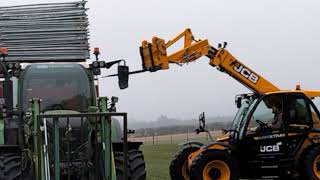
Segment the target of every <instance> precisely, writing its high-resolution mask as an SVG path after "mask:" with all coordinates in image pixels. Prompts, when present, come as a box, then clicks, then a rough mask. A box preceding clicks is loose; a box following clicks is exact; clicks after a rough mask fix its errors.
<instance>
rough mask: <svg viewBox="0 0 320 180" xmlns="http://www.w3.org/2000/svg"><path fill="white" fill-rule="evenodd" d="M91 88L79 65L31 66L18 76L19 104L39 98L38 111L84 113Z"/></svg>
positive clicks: (91, 99) (24, 105)
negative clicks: (39, 108) (19, 84)
mask: <svg viewBox="0 0 320 180" xmlns="http://www.w3.org/2000/svg"><path fill="white" fill-rule="evenodd" d="M92 94H93V92H92V88H91V82H90V80H89V77H88V75H87V73H86V70H85V69H84V68H83V67H82V66H81V65H79V64H34V65H30V66H28V67H27V68H26V69H25V70H24V72H23V74H22V76H21V86H20V98H21V99H20V103H22V105H23V110H24V111H25V110H27V109H28V108H29V107H30V103H29V100H30V99H32V98H40V99H41V100H42V101H41V110H42V111H48V110H74V111H79V112H84V111H87V109H88V107H89V106H90V105H92V102H93V98H92V97H93V96H92Z"/></svg>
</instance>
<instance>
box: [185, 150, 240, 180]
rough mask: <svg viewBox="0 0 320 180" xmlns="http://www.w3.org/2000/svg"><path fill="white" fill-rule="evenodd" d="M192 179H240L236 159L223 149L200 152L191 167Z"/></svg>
mask: <svg viewBox="0 0 320 180" xmlns="http://www.w3.org/2000/svg"><path fill="white" fill-rule="evenodd" d="M190 177H191V180H238V179H239V170H238V167H237V162H236V159H235V158H233V157H232V156H231V155H230V154H228V153H227V152H225V151H222V150H207V151H204V152H202V153H201V154H199V155H198V156H197V157H196V158H195V160H194V161H193V162H192V165H191V167H190Z"/></svg>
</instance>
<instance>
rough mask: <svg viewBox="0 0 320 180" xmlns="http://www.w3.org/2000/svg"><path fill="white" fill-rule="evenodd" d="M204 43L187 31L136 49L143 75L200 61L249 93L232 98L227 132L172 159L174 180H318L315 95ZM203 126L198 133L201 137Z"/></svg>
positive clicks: (186, 146)
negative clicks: (269, 77)
mask: <svg viewBox="0 0 320 180" xmlns="http://www.w3.org/2000/svg"><path fill="white" fill-rule="evenodd" d="M181 38H184V47H183V48H182V49H181V50H179V51H177V52H174V53H172V54H170V55H168V54H167V49H168V48H169V47H170V46H171V45H173V44H175V43H176V42H177V41H178V40H179V39H181ZM226 45H227V44H226V43H224V44H222V45H221V44H219V46H218V48H215V47H213V46H211V45H210V44H209V42H208V40H195V39H194V36H193V35H192V33H191V31H190V29H186V30H185V31H184V32H183V33H181V34H180V35H178V36H177V37H175V38H174V39H172V40H170V41H168V42H165V40H163V39H160V38H158V37H154V38H153V39H152V42H151V43H149V42H147V41H143V43H142V46H141V47H140V53H141V57H142V63H143V70H144V71H150V72H155V71H158V70H163V69H168V68H169V64H171V63H176V64H185V63H190V62H192V61H196V60H197V59H199V58H200V57H202V56H207V57H208V58H209V59H210V62H209V64H210V65H211V66H213V67H217V69H218V70H220V71H221V72H225V73H227V74H228V75H230V76H231V77H233V78H234V79H236V80H237V81H239V82H240V83H242V84H243V85H245V86H246V87H248V88H249V89H250V90H252V91H253V93H252V94H242V95H238V96H236V101H235V102H236V105H237V107H238V108H239V110H238V113H237V114H236V116H235V117H234V120H233V123H232V127H231V128H230V129H229V130H225V134H224V135H223V136H221V137H218V138H217V139H216V140H215V141H213V142H212V143H209V144H202V143H199V142H188V143H185V144H184V147H183V149H182V150H180V151H179V152H178V153H177V154H176V155H175V156H174V157H173V159H172V162H171V164H170V175H171V178H172V179H173V180H184V179H186V180H188V179H191V180H202V179H203V180H228V179H231V180H236V179H239V178H245V179H277V178H278V179H292V178H296V179H306V180H314V179H320V141H319V140H320V139H319V138H320V120H319V119H320V114H319V111H318V109H317V107H316V106H315V104H314V103H313V101H312V99H314V98H317V97H319V96H320V91H307V90H302V89H301V88H300V86H297V87H296V89H295V90H281V89H280V88H278V87H277V86H275V85H273V84H272V83H270V82H269V81H267V80H266V79H265V78H263V77H262V76H261V75H259V74H257V73H256V72H254V71H253V70H251V69H250V68H248V67H247V66H245V65H244V64H242V63H241V62H240V61H239V60H238V59H237V58H235V57H234V56H233V55H232V54H231V53H230V52H229V51H228V50H227V49H226ZM204 131H205V129H204V128H203V126H201V128H199V129H198V132H204Z"/></svg>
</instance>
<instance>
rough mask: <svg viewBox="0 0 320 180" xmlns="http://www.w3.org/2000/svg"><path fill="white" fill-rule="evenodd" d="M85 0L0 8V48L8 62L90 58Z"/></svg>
mask: <svg viewBox="0 0 320 180" xmlns="http://www.w3.org/2000/svg"><path fill="white" fill-rule="evenodd" d="M85 3H86V2H85V1H76V2H69V3H52V4H34V5H22V6H10V7H0V47H6V48H8V49H9V56H8V58H7V60H9V61H22V62H43V61H85V60H86V59H89V58H90V52H89V43H88V39H89V29H88V26H89V22H88V16H87V14H86V10H87V9H86V8H85Z"/></svg>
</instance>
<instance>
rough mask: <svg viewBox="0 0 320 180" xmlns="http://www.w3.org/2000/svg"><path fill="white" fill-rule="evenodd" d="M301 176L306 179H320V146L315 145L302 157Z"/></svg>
mask: <svg viewBox="0 0 320 180" xmlns="http://www.w3.org/2000/svg"><path fill="white" fill-rule="evenodd" d="M300 167H301V176H302V178H303V179H305V180H320V146H315V147H312V148H311V149H309V150H308V151H307V152H305V153H304V156H302V158H301V166H300Z"/></svg>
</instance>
